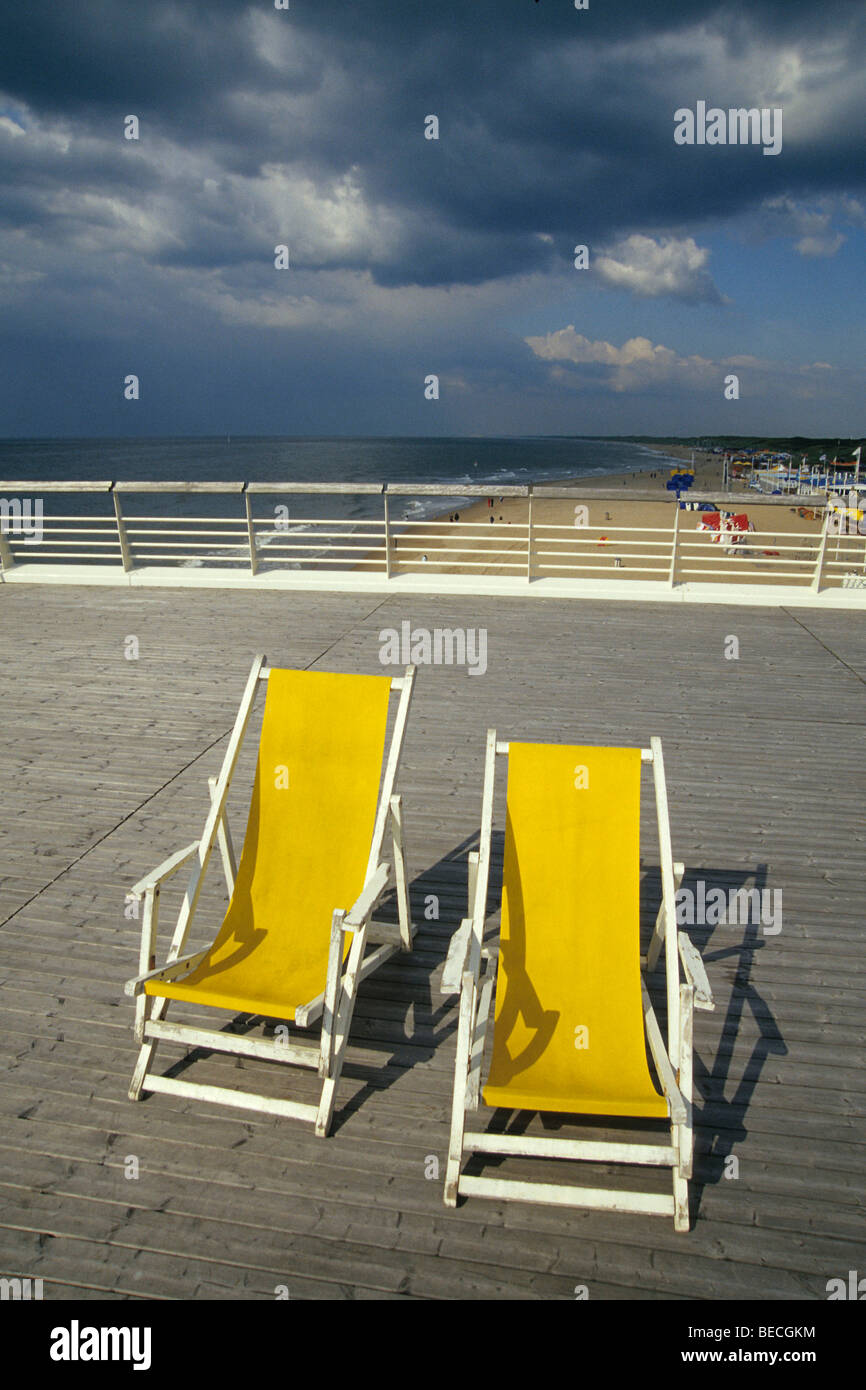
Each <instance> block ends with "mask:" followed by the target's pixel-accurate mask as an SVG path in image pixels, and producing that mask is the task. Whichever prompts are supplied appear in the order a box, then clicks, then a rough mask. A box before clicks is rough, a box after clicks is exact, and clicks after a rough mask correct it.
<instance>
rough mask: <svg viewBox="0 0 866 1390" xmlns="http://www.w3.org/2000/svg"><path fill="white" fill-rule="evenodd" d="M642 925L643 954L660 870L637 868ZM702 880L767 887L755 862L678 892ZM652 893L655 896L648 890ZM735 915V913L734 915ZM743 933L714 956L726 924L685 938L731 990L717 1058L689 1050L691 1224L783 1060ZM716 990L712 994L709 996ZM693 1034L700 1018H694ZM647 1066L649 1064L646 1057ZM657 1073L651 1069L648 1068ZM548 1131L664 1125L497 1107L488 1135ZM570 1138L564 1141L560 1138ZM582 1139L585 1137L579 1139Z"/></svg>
mask: <svg viewBox="0 0 866 1390" xmlns="http://www.w3.org/2000/svg"><path fill="white" fill-rule="evenodd" d="M642 873H643V878H642V883H641V919H642V930H641V936H642V946H641V949H642V951H644V952H645V950H646V946H647V944H648V941H649V936H650V933H651V931H652V927H653V924H654V922H655V915H656V912H657V910H658V905H659V903H660V902H661V897H662V893H661V874H660V871H659V869H658V868H655V869H652V870H642ZM701 880H703V882H704V883H705V884H706V885H707V891H708V890H709V888H710V887H718V888H723V889H724V892H725V896H726V898H727V897H728V894H729V893H730V892H731V890H734V891H736V890H737V889H740V888H746V887H749V888H754V889H757V890H758V891H759V892H763V890H764V889H765V888H766V887H767V865H766V864H758V865H757V866H756V867H755V869H754V870H751V869H750V870H745V871H737V872H732V871H731V870H729V869H713V868H709V869H708V868H696V869H690V870H688V871H687V873H686V875H685V877H684V878H683V882H682V887H683V888H690V889H691V890H692V892H696V885H697V884H698V883H699V882H700V881H701ZM653 888H654V892H653V891H652V890H653ZM738 916H739V914H738ZM740 927H742V928H743V930H742V935H741V937H740V939H739V940H737V941H736V942H732V944H731V945H727V944H724V945H721V946H720V947H719V948H718V949H716V950H709V951H708V950H707V947H708V944H709V943H710V941H711V940H712V939H713V937H714V934H715V933H716V932H718V931H720V930H721V931H725V930H728V929H729V926H728V925H725V924H719V925H718V926H716V925H712V926H706V925H704V926H701V925H696V926H693V927H691V929H690V930H688V935H689V937H690V939H691V940H692V942H693V943H694V945H695V946H696V947H697V949H698V951H699V952H700V955H701V957H702V959H703V961H704V964H705V966H706V967H707V974H708V976H709V977H710V985H711V987H712V986H713V973H714V972H713V965H714V964H715V963H717V962H728V961H730V962H732V963H733V964H732V967H731V969H730V971H729V974H730V978H731V982H732V985H733V989H732V991H731V996H730V999H729V1000H728V1005H727V1009H726V1012H725V1017H724V1020H723V1022H722V1025H721V1029H720V1033H719V1043H718V1047H717V1051H716V1055H715V1058H714V1060H713V1061H712V1062H711V1063H710V1064H709V1065H708V1064H705V1063H704V1062H703V1060H702V1058H701V1054H700V1052H699V1051H698V1050H697V1049H696V1050H695V1052H694V1061H693V1069H694V1084H693V1095H694V1104H693V1119H694V1130H695V1154H694V1167H693V1176H692V1179H691V1180H690V1183H689V1202H690V1208H691V1219H692V1220H693V1221H694V1220H696V1219H697V1216H698V1213H699V1210H700V1205H701V1200H702V1196H703V1192H704V1189H705V1188H706V1187H708V1186H711V1185H714V1184H716V1183H718V1182H719V1181H721V1180H722V1179H723V1178H724V1177H725V1175H726V1167H727V1160H728V1159H729V1158H730V1157H731V1155H732V1153H733V1150H734V1148H735V1146H736V1145H737V1144H739V1143H742V1141H743V1140H744V1139H745V1138H746V1136H747V1134H748V1128H747V1126H746V1115H747V1112H748V1108H749V1104H750V1102H751V1099H752V1096H753V1094H754V1090H755V1086H756V1085H757V1083H758V1080H759V1079H760V1075H761V1071H762V1069H763V1066H764V1063H765V1061H766V1059H767V1058H768V1057H769V1056H771V1055H776V1056H785V1055H786V1054H787V1047H786V1045H785V1041H784V1038H783V1036H782V1033H781V1030H780V1028H779V1025H778V1023H777V1021H776V1019H775V1017H774V1015H773V1013H772V1010H771V1009H770V1008H769V1006H768V1004H767V1002H766V1000H765V999H764V998H763V996H762V995H761V994H760V993H759V991H758V989H757V987H756V985H755V984H754V982H753V979H752V973H753V965H754V959H755V955H756V953H757V952H758V951H760V950H763V949H764V947H765V945H766V944H767V943H766V940H764V939H762V925H761V923H760V922H754V921H750V922H746V923H738V924H737V929H738V931H739V929H740ZM663 972H664V951H662V953H661V955H660V957H659V961H658V963H657V965H656V969H655V971H654V972H653V973H652V974H651V975H650V976H649V981H648V987H649V989H650V993H651V995H652V996H653V1007H654V1009H655V1011H656V1016H657V1018H658V1021H659V1027H660V1028H661V1031H662V1035H663V1036H664V1037H666V1026H667V1016H666V1008H665V999H664V989H663V987H662V988H660V987H659V986H660V985H661V984H662V981H663V978H664V974H663ZM715 993H717V990H714V994H715ZM747 1006H748V1007H749V1008H750V1009H751V1012H752V1015H753V1018H754V1021H755V1023H756V1024H757V1026H758V1030H759V1033H760V1036H759V1038H758V1040H757V1041H756V1043H755V1044H754V1046H753V1048H752V1051H751V1054H750V1056H749V1058H748V1060H747V1061H746V1063H745V1065H744V1066H743V1068H742V1071H741V1074H740V1075H739V1076H738V1077H737V1078H735V1081H734V1085H735V1089H734V1093H733V1095H732V1096H731V1097H730V1098H726V1096H725V1088H726V1087H727V1085H728V1083H729V1082H730V1080H731V1062H732V1059H733V1057H734V1055H735V1053H736V1042H737V1037H738V1035H739V1031H740V1028H741V1025H742V1021H743V1015H744V1012H745V1010H746V1007H747ZM695 1017H696V1024H697V1028H699V1027H700V1021H701V1019H702V1018H703V1017H704V1014H703V1013H702V1012H696V1015H695ZM697 1028H696V1031H697ZM648 1062H649V1063H650V1065H652V1064H651V1059H650V1058H649V1055H648ZM653 1072H654V1068H653ZM536 1115H537V1116H538V1118H539V1120H540V1122H541V1124H542V1126H543V1127H544V1128H545V1129H547V1130H555V1131H563V1130H565V1131H571V1135H572V1137H577V1134H578V1131H580V1130H582V1129H584V1128H585V1127H586V1126H587V1125H593V1124H594V1125H599V1124H602V1125H603V1126H604V1128H605V1130H607V1131H610V1132H611V1133H616V1132H622V1134H623V1137H626V1134H627V1132H628V1131H630V1130H631V1131H633V1130H634V1127H635V1125H636V1124H638V1123H639V1124H640V1126H641V1131H642V1134H644V1135H646V1136H647V1137H650V1136H654V1135H658V1136H659V1137H660V1138H663V1136H664V1135H665V1133H667V1132H668V1121H666V1120H657V1121H656V1120H642V1121H635V1120H631V1119H627V1118H623V1119H617V1118H615V1117H612V1116H604V1117H602V1116H597V1117H594V1116H577V1115H564V1114H560V1113H552V1112H543V1111H515V1110H505V1109H501V1108H497V1109H495V1110H493V1111H492V1113H491V1117H490V1120H489V1123H488V1125H487V1130H488V1132H489V1133H491V1134H512V1135H519V1134H524V1133H526V1131H527V1130H528V1128H529V1126H530V1124H531V1123H532V1121H533V1119H534V1118H535V1116H536ZM564 1137H567V1136H564ZM581 1137H582V1136H581ZM506 1161H507V1160H506V1157H505V1156H504V1155H502V1156H500V1155H494V1154H479V1153H476V1154H472V1155H471V1157H470V1158H469V1159H468V1160H467V1163H466V1168H465V1171H466V1173H467V1174H468V1175H472V1176H480V1175H482V1174H483V1173H484V1172H489V1170H490V1169H491V1168H499V1167H501V1166H502V1165H503V1164H504V1163H505V1162H506Z"/></svg>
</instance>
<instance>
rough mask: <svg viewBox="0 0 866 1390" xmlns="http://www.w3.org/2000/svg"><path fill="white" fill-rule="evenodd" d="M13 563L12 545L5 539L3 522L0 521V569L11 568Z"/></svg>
mask: <svg viewBox="0 0 866 1390" xmlns="http://www.w3.org/2000/svg"><path fill="white" fill-rule="evenodd" d="M14 565H15V559H14V556H13V554H12V547H11V546H10V544H9V542H8V541H7V539H6V535H5V532H4V530H3V524H2V522H0V569H2V570H11V569H12V568H13V567H14Z"/></svg>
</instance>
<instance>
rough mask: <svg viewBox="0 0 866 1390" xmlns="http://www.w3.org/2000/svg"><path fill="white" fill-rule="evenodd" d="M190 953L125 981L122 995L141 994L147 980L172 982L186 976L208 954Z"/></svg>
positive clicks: (201, 952) (205, 952)
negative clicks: (178, 977)
mask: <svg viewBox="0 0 866 1390" xmlns="http://www.w3.org/2000/svg"><path fill="white" fill-rule="evenodd" d="M208 949H209V948H207V949H206V950H204V951H191V952H190V954H189V955H188V956H179V957H178V958H177V960H170V961H169V962H168V964H167V965H158V966H157V967H156V969H155V970H146V971H145V972H144V974H143V975H136V976H135V978H134V979H133V980H127V982H126V984H125V985H124V986H123V992H124V994H129V995H131V996H133V998H134V997H135V995H137V994H141V992H142V990H143V989H144V986H145V985H146V984H147V982H148V980H173V979H175V978H176V976H178V975H188V974H189V972H190V971H191V970H194V969H195V967H196V966H197V965H198V964H199V962H200V961H202V960H204V958H205V956H206V955H207V952H208Z"/></svg>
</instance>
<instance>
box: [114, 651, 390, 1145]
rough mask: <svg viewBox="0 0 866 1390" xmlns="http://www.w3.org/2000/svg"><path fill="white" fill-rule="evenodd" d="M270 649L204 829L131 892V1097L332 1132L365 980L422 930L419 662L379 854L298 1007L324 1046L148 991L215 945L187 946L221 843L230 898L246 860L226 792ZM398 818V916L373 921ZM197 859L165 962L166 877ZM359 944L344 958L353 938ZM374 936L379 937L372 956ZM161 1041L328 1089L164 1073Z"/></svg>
mask: <svg viewBox="0 0 866 1390" xmlns="http://www.w3.org/2000/svg"><path fill="white" fill-rule="evenodd" d="M265 663H266V658H265V657H264V656H257V657H256V659H255V660H254V662H253V664H252V669H251V670H250V674H249V677H248V678H247V683H246V687H245V689H244V693H243V697H242V699H241V703H240V708H239V709H238V714H237V718H236V719H235V723H234V728H233V730H232V733H231V737H230V738H229V743H228V747H227V748H226V752H225V757H224V758H223V764H222V769H221V771H220V774H219V777H217V778H213V777H211V778H210V779H209V786H210V810H209V812H208V816H207V819H206V821H205V826H204V830H203V831H202V834H201V838H200V839H198V840H194V841H193V842H192V843H191V844H189V845H187V846H186V848H185V849H182V850H179V851H178V852H177V853H176V854H173V855H171V856H170V858H168V859H166V860H164V861H163V863H161V864H160V865H158V867H157V868H155V869H154V870H153V871H152V872H151V873H149V874H147V875H146V876H145V877H144V878H142V879H140V880H139V881H138V883H136V884H135V885H134V886H133V887H132V888H131V889H130V891H129V893H128V895H127V897H128V898H129V899H134V900H136V901H139V902H143V910H142V924H141V950H140V954H139V971H140V973H139V974H138V975H137V976H136V977H135V979H132V980H129V981H128V982H127V984H126V993H127V994H129V995H132V996H133V997H134V998H135V1038H136V1041H137V1042H139V1043H140V1044H141V1048H140V1051H139V1055H138V1062H137V1065H136V1068H135V1072H134V1075H133V1078H132V1083H131V1085H130V1088H129V1096H130V1099H131V1100H139V1099H140V1098H141V1096H142V1092H145V1091H163V1092H168V1093H169V1094H172V1095H180V1096H186V1097H187V1098H189V1099H191V1100H205V1101H211V1102H213V1103H215V1104H218V1105H230V1106H235V1107H238V1108H240V1109H245V1110H259V1111H262V1112H264V1113H265V1114H268V1115H286V1116H289V1117H290V1118H292V1119H300V1120H308V1121H312V1122H313V1123H314V1124H315V1132H316V1134H317V1135H320V1136H324V1135H326V1134H327V1133H328V1130H329V1128H330V1125H331V1120H332V1118H333V1114H334V1101H335V1092H336V1086H337V1082H338V1080H339V1078H340V1073H341V1071H342V1069H343V1062H344V1059H345V1052H346V1045H347V1042H348V1038H349V1029H350V1026H351V1022H352V1014H353V1012H354V1007H355V1000H356V997H357V991H358V986H359V985H360V984H361V982H362V980H365V979H366V978H367V976H368V975H370V974H372V972H373V971H374V970H376V969H378V967H379V966H380V965H383V964H384V962H385V961H386V960H388V959H389V958H390V957H391V956H393V955H394V954H395V953H396V952H397V951H400V950H402V951H410V950H411V949H412V940H413V937H414V935H415V929H414V927H413V925H412V920H411V914H410V908H409V892H408V876H407V872H406V859H405V854H404V850H403V810H402V798H401V797H399V796H395V795H394V783H395V780H396V777H397V770H398V768H399V765H400V756H401V753H402V750H403V738H404V735H405V731H406V721H407V718H408V715H409V706H410V703H411V699H412V690H413V686H414V681H415V667H414V666H407V667H406V671H405V674H404V675H403V676H399V677H395V678H394V679H393V680H392V681H391V690H392V691H399V692H400V701H399V705H398V707H397V714H396V717H395V721H394V729H393V733H392V736H391V745H390V748H389V751H388V756H387V760H386V763H385V772H384V776H383V779H382V784H381V791H380V795H379V804H378V809H377V811H376V819H375V822H374V827H373V837H372V842H371V846H370V855H369V859H368V861H367V871H366V876H365V882H364V887H363V889H362V891H361V893H360V894H359V895H358V898H357V900H356V901H355V903H354V904H353V906H352V907H350V908H349V909H348V910H346V909H343V908H337V909H335V910H334V913H333V915H332V918H331V940H330V948H329V955H328V970H327V978H326V982H325V988H324V991H323V992H322V993H321V994H319V995H317V997H316V998H315V999H310V1000H309V1001H308V1002H307V1003H306V1004H305V1005H304V1006H303V1007H302V1008H299V1009H296V1010H295V1022H296V1023H297V1024H298V1026H299V1027H301V1028H308V1027H309V1026H310V1025H311V1024H313V1023H315V1022H316V1020H317V1019H319V1018H321V1020H322V1031H321V1041H320V1045H319V1046H318V1047H315V1046H309V1045H306V1046H305V1045H302V1044H295V1043H289V1042H287V1041H283V1040H281V1039H279V1038H277V1039H266V1038H246V1037H242V1036H239V1035H238V1034H235V1033H230V1032H225V1031H217V1030H214V1029H209V1028H198V1027H193V1026H190V1025H187V1024H175V1023H167V1022H166V1021H165V1015H166V1012H167V1009H168V1005H169V1003H170V1002H171V1001H170V1000H168V999H166V998H164V997H158V996H154V995H149V994H146V993H145V992H144V986H145V984H146V983H147V981H148V980H154V979H161V980H177V979H182V978H183V977H184V976H185V975H187V974H189V973H190V972H191V971H193V970H195V968H196V966H197V965H198V964H199V963H200V962H201V960H202V959H203V958H204V956H205V955H206V954H207V952H206V951H195V952H193V953H192V954H189V955H186V956H184V955H182V954H181V953H182V951H183V948H184V945H185V943H186V940H187V937H188V935H189V930H190V925H191V922H192V918H193V914H194V912H195V909H196V906H197V904H198V900H199V896H200V893H201V889H202V884H203V882H204V876H205V873H206V871H207V867H208V863H209V860H210V857H211V852H212V851H213V848H214V845H218V846H219V851H220V857H221V859H222V867H223V873H224V876H225V881H226V887H227V889H228V894H229V897H230V898H231V895H232V892H233V890H234V882H235V876H236V873H237V866H236V861H235V854H234V847H233V844H232V838H231V832H230V830H229V826H228V821H227V817H226V800H227V798H228V792H229V786H230V784H231V779H232V775H233V773H234V770H235V766H236V763H237V759H238V754H239V752H240V748H241V745H242V743H243V739H244V735H245V733H246V730H247V725H248V723H249V719H250V715H251V713H252V709H253V704H254V702H255V697H256V694H257V692H258V690H259V688H260V687H261V686H262V685H264V684H266V683H267V680H268V677H269V675H270V670H269V668H268V667H267V666H266V664H265ZM389 818H390V821H391V833H392V844H393V852H394V879H395V883H394V887H395V891H396V896H397V910H398V919H399V925H398V926H395V925H392V924H390V923H385V922H374V921H372V914H373V911H374V910H375V908H376V906H377V904H378V902H379V900H380V898H381V897H382V894H383V893H384V891H385V889H386V888H387V886H388V882H389V879H390V874H391V866H390V865H389V864H387V863H382V862H381V858H380V857H381V850H382V841H383V839H384V835H385V827H386V823H387V821H388V819H389ZM190 860H192V871H191V874H190V879H189V883H188V885H187V889H186V893H185V895H184V899H183V902H182V904H181V908H180V912H179V914H178V919H177V924H176V926H175V929H174V935H173V936H172V939H171V945H170V946H169V949H168V955H167V958H166V964H165V965H164V966H161V967H159V968H157V967H156V959H155V944H156V933H157V926H158V918H159V897H160V890H161V888H162V885H163V884H164V883H165V882H166V880H167V879H169V878H170V877H171V876H172V874H175V873H177V871H178V870H179V869H181V868H182V867H183V866H184V864H186V863H187V862H188V861H190ZM350 934H351V936H352V943H351V946H350V948H349V952H348V954H347V956H346V959H345V961H344V960H343V952H344V944H345V939H346V937H347V936H348V935H350ZM368 944H372V945H374V946H375V948H376V949H374V950H373V951H372V952H371V953H370V954H369V955H367V956H365V954H364V953H365V950H366V947H367V945H368ZM160 1041H166V1042H172V1043H178V1044H180V1045H181V1046H196V1047H203V1048H208V1049H212V1050H213V1051H217V1052H230V1053H233V1054H234V1055H236V1056H242V1057H259V1058H265V1059H267V1060H269V1061H276V1062H283V1063H287V1064H288V1065H290V1066H298V1067H312V1068H313V1069H314V1070H315V1071H317V1072H318V1075H319V1076H320V1077H321V1078H322V1093H321V1099H320V1101H319V1104H318V1105H303V1104H300V1103H298V1102H295V1101H290V1100H282V1099H278V1098H274V1097H272V1096H265V1095H259V1094H256V1093H253V1092H250V1091H243V1090H233V1089H230V1088H227V1087H224V1086H212V1085H200V1084H196V1083H193V1082H189V1081H181V1080H177V1079H175V1078H173V1077H167V1076H157V1075H154V1074H153V1073H152V1072H151V1070H150V1067H151V1063H152V1061H153V1055H154V1052H155V1051H156V1048H157V1045H158V1043H159V1042H160Z"/></svg>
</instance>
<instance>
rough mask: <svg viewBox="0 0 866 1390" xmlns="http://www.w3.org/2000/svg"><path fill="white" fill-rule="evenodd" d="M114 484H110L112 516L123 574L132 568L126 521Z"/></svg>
mask: <svg viewBox="0 0 866 1390" xmlns="http://www.w3.org/2000/svg"><path fill="white" fill-rule="evenodd" d="M115 486H116V484H114V483H112V484H111V500H112V501H113V503H114V518H115V521H116V522H117V539H118V541H119V542H120V559H121V563H122V565H123V570H124V573H125V574H128V573H129V571H130V570H131V569H132V551H131V550H130V548H129V537H128V536H127V534H126V522H125V521H124V519H123V512H122V511H121V510H120V498H119V497H118V495H117V493H116V492H115V490H114V489H115Z"/></svg>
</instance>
